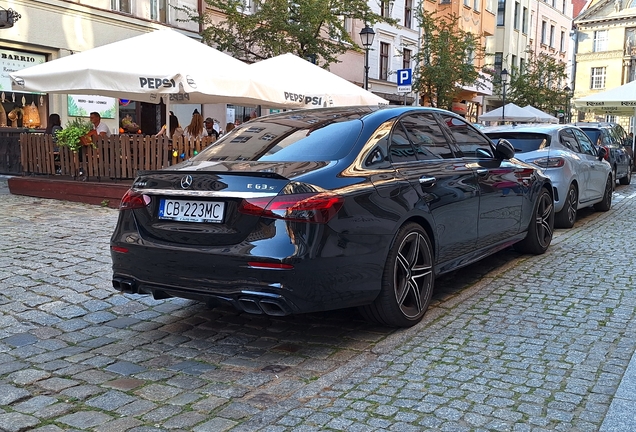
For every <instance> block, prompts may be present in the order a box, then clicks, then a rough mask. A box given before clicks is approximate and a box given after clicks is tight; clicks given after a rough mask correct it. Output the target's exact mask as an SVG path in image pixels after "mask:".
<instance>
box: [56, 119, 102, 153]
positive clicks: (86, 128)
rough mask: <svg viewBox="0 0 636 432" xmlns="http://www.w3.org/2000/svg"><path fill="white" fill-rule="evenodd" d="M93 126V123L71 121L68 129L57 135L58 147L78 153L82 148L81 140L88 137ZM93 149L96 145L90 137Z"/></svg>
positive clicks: (78, 120) (67, 126)
mask: <svg viewBox="0 0 636 432" xmlns="http://www.w3.org/2000/svg"><path fill="white" fill-rule="evenodd" d="M91 129H93V125H92V123H91V122H89V121H86V120H82V119H79V118H76V119H74V120H71V121H69V122H68V123H67V124H66V127H65V128H64V129H62V130H59V131H57V132H56V133H55V139H56V142H57V145H58V146H65V147H68V148H69V149H70V150H71V151H74V152H77V151H78V150H79V149H81V148H82V143H81V138H82V137H84V136H86V134H88V133H89V132H90V131H91ZM87 138H88V140H89V142H90V143H91V145H92V146H93V147H95V143H93V142H92V140H91V139H90V137H87Z"/></svg>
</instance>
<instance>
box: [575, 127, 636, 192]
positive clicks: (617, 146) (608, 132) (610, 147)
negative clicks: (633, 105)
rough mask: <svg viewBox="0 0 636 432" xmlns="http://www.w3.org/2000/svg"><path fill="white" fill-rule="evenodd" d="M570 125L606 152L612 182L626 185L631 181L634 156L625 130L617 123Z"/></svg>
mask: <svg viewBox="0 0 636 432" xmlns="http://www.w3.org/2000/svg"><path fill="white" fill-rule="evenodd" d="M572 124H573V125H576V126H578V127H579V128H581V129H582V130H583V132H585V134H586V135H587V136H588V137H590V140H592V142H593V143H594V144H596V145H597V146H599V147H604V148H605V150H607V155H605V160H606V161H608V162H609V164H610V165H611V166H612V173H613V174H614V180H618V181H619V182H620V184H622V185H628V184H629V183H630V182H631V181H632V168H633V165H634V156H633V152H632V143H631V141H630V140H629V138H628V137H627V133H625V129H623V127H622V126H621V125H619V124H618V123H604V122H600V123H596V122H595V123H592V122H578V123H572Z"/></svg>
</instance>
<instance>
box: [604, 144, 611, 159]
mask: <svg viewBox="0 0 636 432" xmlns="http://www.w3.org/2000/svg"><path fill="white" fill-rule="evenodd" d="M603 148H604V149H605V156H603V159H605V160H606V161H608V162H609V157H610V149H609V147H607V146H603Z"/></svg>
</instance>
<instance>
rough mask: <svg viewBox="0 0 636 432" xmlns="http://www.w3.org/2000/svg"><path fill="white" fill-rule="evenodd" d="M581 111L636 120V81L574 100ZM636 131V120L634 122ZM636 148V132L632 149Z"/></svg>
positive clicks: (575, 105) (635, 130)
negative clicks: (628, 117)
mask: <svg viewBox="0 0 636 432" xmlns="http://www.w3.org/2000/svg"><path fill="white" fill-rule="evenodd" d="M573 104H574V107H575V108H576V109H577V110H579V111H585V112H593V113H596V114H609V115H615V116H630V117H634V120H636V81H631V82H628V83H627V84H623V85H622V86H619V87H615V88H613V89H610V90H606V91H603V92H599V93H595V94H591V95H589V96H585V97H582V98H579V99H575V100H574V101H573ZM633 124H634V131H633V132H636V121H634V122H633ZM635 150H636V133H634V138H633V139H632V151H635Z"/></svg>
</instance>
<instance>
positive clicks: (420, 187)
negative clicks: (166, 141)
mask: <svg viewBox="0 0 636 432" xmlns="http://www.w3.org/2000/svg"><path fill="white" fill-rule="evenodd" d="M513 156H514V149H513V148H512V146H511V145H510V143H508V142H506V141H501V142H499V143H497V144H493V143H492V142H491V141H490V140H489V139H488V138H487V137H486V136H485V135H483V134H482V133H481V132H479V131H478V130H476V129H475V128H474V127H473V126H471V125H470V124H468V123H466V122H465V121H464V120H463V119H462V118H461V117H458V116H456V115H454V114H452V113H450V112H447V111H443V110H439V109H433V108H421V107H419V108H418V107H383V108H378V107H348V108H322V109H315V110H303V111H292V112H285V113H280V114H274V115H270V116H265V117H260V118H257V119H255V120H252V121H250V122H248V123H245V124H243V125H241V126H239V127H237V128H236V129H235V130H233V131H232V132H231V133H229V134H227V135H225V136H224V137H223V138H221V139H220V140H219V141H217V142H215V143H214V144H212V145H211V146H210V147H208V148H206V149H205V150H204V151H202V152H201V153H199V154H198V155H196V156H195V157H193V158H192V159H190V160H188V161H185V162H182V163H180V164H178V165H174V166H171V167H169V168H167V169H164V170H161V171H152V172H141V173H139V175H138V177H137V178H136V179H135V181H134V183H133V185H132V187H131V189H130V190H129V191H128V192H127V193H126V195H125V196H124V197H123V199H122V203H121V207H120V214H119V220H118V222H117V227H116V228H115V232H114V234H113V236H112V239H111V255H112V260H113V286H114V288H116V289H118V290H121V291H123V292H127V293H139V294H152V295H153V296H154V297H155V298H158V299H162V298H167V297H171V296H175V297H184V298H190V299H196V300H200V301H203V302H206V303H208V304H209V305H219V304H226V305H232V306H234V307H236V308H237V309H239V310H242V311H245V312H249V313H254V314H263V313H264V314H269V315H279V316H280V315H287V314H293V313H302V312H312V311H321V310H329V309H339V308H346V307H352V306H358V307H360V310H361V312H362V314H363V315H364V316H365V317H366V318H367V319H369V320H372V321H375V322H378V323H381V324H385V325H392V326H411V325H413V324H415V323H417V322H418V321H419V320H420V319H421V318H422V316H423V315H424V312H425V311H426V309H427V307H428V305H429V302H430V300H431V295H432V292H433V286H434V280H435V277H436V276H438V275H441V274H443V273H446V272H449V271H451V270H454V269H457V268H459V267H462V266H465V265H468V264H470V263H472V262H475V261H477V260H479V259H481V258H483V257H485V256H487V255H489V254H492V253H494V252H496V251H499V250H501V249H503V248H506V247H508V246H510V245H514V246H515V247H516V248H517V249H518V250H520V251H523V252H529V253H534V254H541V253H543V252H544V251H545V250H546V249H547V248H548V246H549V244H550V242H551V239H552V231H553V223H554V205H553V195H552V194H553V190H552V185H551V183H550V180H549V179H548V178H547V177H545V176H544V175H543V174H542V173H541V172H540V171H539V170H538V169H536V168H535V167H533V166H532V165H528V164H525V163H523V162H521V161H518V160H516V159H514V157H513Z"/></svg>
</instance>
